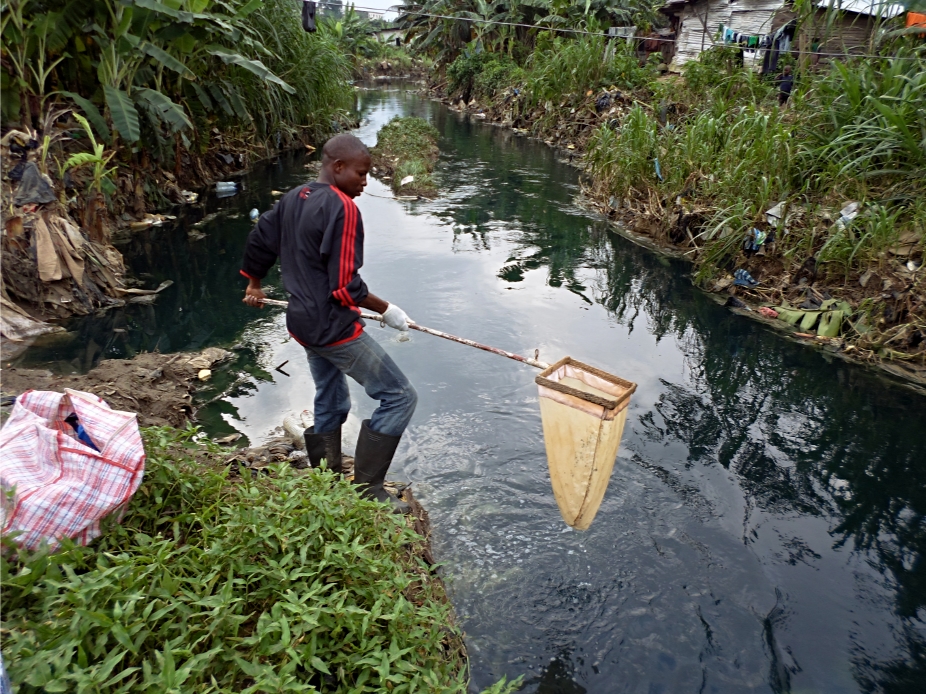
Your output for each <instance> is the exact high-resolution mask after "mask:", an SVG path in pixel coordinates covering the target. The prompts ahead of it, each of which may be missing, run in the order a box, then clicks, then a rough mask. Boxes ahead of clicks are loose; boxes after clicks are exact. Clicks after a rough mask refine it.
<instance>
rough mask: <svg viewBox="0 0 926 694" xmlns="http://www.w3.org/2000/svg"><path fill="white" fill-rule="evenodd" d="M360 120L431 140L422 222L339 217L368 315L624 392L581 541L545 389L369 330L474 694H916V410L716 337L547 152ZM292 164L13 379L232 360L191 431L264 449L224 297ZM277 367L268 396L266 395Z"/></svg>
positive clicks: (451, 125) (362, 99)
mask: <svg viewBox="0 0 926 694" xmlns="http://www.w3.org/2000/svg"><path fill="white" fill-rule="evenodd" d="M358 100H359V107H360V109H361V111H362V113H363V116H364V123H363V126H362V128H361V129H360V132H359V134H360V136H361V137H363V138H364V139H365V140H366V141H367V142H369V143H370V144H372V143H373V142H375V136H376V135H375V134H376V131H377V130H378V129H379V127H381V126H382V125H383V124H384V123H385V122H386V121H387V120H388V119H389V118H391V117H392V116H393V115H396V114H403V115H407V114H414V115H420V116H423V117H426V118H428V119H430V120H431V122H433V123H434V125H436V126H437V128H438V129H439V130H440V132H441V141H440V147H441V160H440V164H439V167H438V175H439V178H440V184H441V187H442V195H441V197H440V198H439V199H438V200H435V201H433V202H415V203H403V202H397V201H395V200H387V199H384V198H383V197H374V195H376V196H386V197H388V196H389V195H390V192H389V190H388V188H386V187H385V186H384V185H382V184H380V183H378V182H375V181H373V182H371V183H370V185H369V187H368V189H367V190H368V192H370V193H371V194H373V195H364V196H363V197H361V198H360V199H359V200H358V203H359V206H360V209H361V211H362V213H363V217H364V221H365V225H366V232H367V236H366V258H365V266H364V269H363V273H362V274H363V276H364V278H365V279H366V280H367V282H368V284H369V285H370V287H371V289H372V291H374V292H375V293H377V294H379V295H380V296H383V297H384V298H386V299H387V300H390V301H393V302H395V303H397V304H398V305H399V306H401V307H402V308H404V309H405V310H406V311H407V312H408V313H409V315H411V316H412V317H413V318H414V319H415V320H417V321H419V322H420V323H422V324H424V325H429V326H432V327H435V328H438V329H443V330H446V331H448V332H453V333H456V334H459V335H463V336H466V337H470V338H473V339H476V340H479V341H482V342H486V343H488V344H492V345H496V346H498V347H502V348H504V349H508V350H512V351H517V352H520V353H522V354H532V353H533V351H534V349H539V350H540V355H541V358H542V359H545V360H547V361H554V360H556V359H558V358H559V357H561V356H563V355H567V354H568V355H571V356H573V357H575V358H577V359H581V360H583V361H586V362H588V363H591V364H594V365H596V366H598V367H600V368H602V369H605V370H607V371H610V372H612V373H615V374H617V375H619V376H622V377H624V378H627V379H630V380H632V381H635V382H637V383H638V384H639V389H638V390H637V392H636V394H635V395H634V397H633V401H632V404H631V410H630V414H629V417H628V420H627V427H626V429H625V431H624V439H623V443H622V446H621V450H620V453H619V456H618V460H617V463H616V465H615V469H614V474H613V476H612V478H611V483H610V487H609V489H608V492H607V495H606V496H605V500H604V503H603V504H602V506H601V509H600V511H599V512H598V516H597V518H596V520H595V522H594V524H593V525H592V527H591V529H590V530H588V531H587V532H584V533H578V532H573V531H570V530H569V528H567V527H566V526H565V525H564V524H563V522H562V521H561V520H560V516H559V512H558V510H557V507H556V503H555V501H554V499H553V495H552V492H551V489H550V480H549V475H548V473H547V469H546V458H545V453H544V448H543V439H542V433H541V424H540V415H539V410H538V404H537V393H536V387H535V385H534V383H533V378H534V376H535V373H536V372H535V371H534V370H533V369H531V368H529V367H526V366H521V365H519V364H516V363H514V362H510V361H507V360H504V359H501V358H499V357H495V356H492V355H489V354H486V353H484V352H479V351H476V350H472V349H469V348H466V347H462V346H460V345H455V344H452V343H448V342H444V341H441V340H438V339H436V338H433V337H429V336H427V335H421V334H413V335H412V339H411V340H410V341H408V342H399V341H397V339H396V333H395V332H393V331H391V330H388V329H381V328H380V327H378V326H368V331H369V332H370V334H372V335H373V336H374V337H375V338H376V339H378V340H380V341H382V342H383V343H386V348H387V350H388V351H389V352H390V353H391V354H392V355H393V357H394V358H395V359H396V361H397V362H398V363H399V364H400V365H401V367H402V368H403V369H404V370H405V371H406V373H407V374H408V376H409V377H410V378H411V380H412V382H413V383H414V384H415V385H416V387H417V388H418V391H419V395H420V402H419V405H418V411H417V413H416V415H415V418H414V420H413V422H412V425H411V427H410V429H409V431H408V432H407V434H406V435H405V438H404V439H403V443H402V445H401V447H400V450H399V453H398V456H397V462H396V464H395V466H394V475H395V477H397V478H400V479H407V480H410V481H412V482H413V483H414V484H415V489H416V495H417V496H418V497H419V498H420V499H421V500H422V501H423V503H424V504H425V505H426V507H427V508H428V510H429V512H430V515H431V520H432V522H433V540H434V548H435V554H436V556H437V557H438V559H439V561H441V562H443V564H444V575H445V577H446V579H447V582H448V585H449V588H450V590H451V593H452V597H453V602H454V606H455V608H456V610H457V614H458V615H459V617H460V621H461V623H462V626H463V628H464V629H465V631H466V633H467V645H468V648H469V653H470V657H471V663H472V673H473V682H474V687H483V686H488V685H489V684H491V683H492V682H494V681H496V680H497V679H498V678H500V677H501V676H502V675H508V676H510V677H511V676H516V675H520V674H523V675H525V679H526V686H525V691H529V692H543V693H545V694H552V693H554V692H558V693H564V694H565V693H580V692H590V693H596V694H598V693H600V694H607V693H611V692H646V693H648V694H650V693H651V694H658V693H661V692H666V693H669V692H743V691H756V692H766V691H770V692H787V691H792V692H808V693H809V692H881V691H883V692H923V691H926V625H924V621H923V620H924V616H926V567H924V564H923V555H924V551H926V528H924V521H923V513H924V512H926V436H924V430H926V398H923V397H922V396H919V395H916V394H914V393H912V392H910V391H908V390H906V389H904V388H902V387H899V386H897V385H893V384H891V383H889V382H886V381H884V380H882V379H880V378H878V377H876V376H874V375H873V374H871V373H870V372H867V371H865V370H863V369H860V368H857V367H854V366H851V365H846V364H844V363H841V362H839V361H835V362H834V361H831V360H828V359H827V358H825V357H824V356H822V355H820V354H818V353H816V352H813V351H811V350H809V349H805V348H802V347H799V346H797V345H794V344H792V343H789V342H787V341H785V340H783V339H782V338H781V337H779V336H777V335H775V334H774V333H772V332H770V331H769V330H767V329H766V328H764V327H762V326H760V325H758V324H754V323H752V322H750V321H746V320H742V319H740V318H738V317H735V316H733V315H731V314H730V313H729V312H728V311H727V310H726V309H724V308H722V307H720V306H718V305H717V304H715V303H714V302H713V301H712V300H711V299H710V298H709V297H707V296H706V295H704V294H703V293H701V292H699V291H697V290H695V289H694V288H692V286H691V283H690V281H689V280H688V279H687V278H686V274H685V273H686V272H687V270H688V268H687V266H686V265H684V264H682V263H678V262H675V261H671V260H666V259H664V258H660V257H658V256H656V255H654V254H653V253H651V252H649V251H646V250H644V249H641V248H639V247H637V246H635V245H633V244H632V243H629V242H628V241H626V240H625V239H623V238H621V237H619V236H617V235H616V234H614V233H613V232H612V231H611V230H610V229H609V227H608V225H607V224H606V223H604V222H602V221H600V220H597V219H595V218H594V217H592V216H590V215H589V214H588V213H587V212H585V211H583V210H582V209H580V208H579V207H577V206H576V204H575V202H574V200H575V197H576V194H577V192H578V188H577V180H578V175H577V172H576V171H575V170H574V169H572V168H570V167H568V166H566V165H564V164H561V163H558V162H557V161H556V160H555V158H554V155H553V153H552V152H551V151H550V150H549V149H547V148H546V147H544V146H543V145H541V144H538V143H535V142H531V141H528V140H526V139H523V138H519V137H517V136H514V135H513V134H511V133H508V132H506V131H503V130H501V129H498V128H493V127H491V126H487V125H484V124H481V123H472V122H469V121H467V120H466V119H464V118H463V117H460V116H458V115H457V114H454V113H451V112H449V111H448V110H446V109H445V108H443V107H441V106H440V105H437V104H435V103H431V102H427V101H424V100H421V99H419V98H418V97H416V96H414V95H413V94H411V93H409V92H403V91H388V90H378V91H363V92H360V93H359V96H358ZM304 163H305V160H304V158H302V157H292V158H283V159H281V160H279V161H278V162H276V163H274V164H272V165H269V166H267V167H264V168H261V169H260V170H259V171H258V172H256V173H254V174H252V175H251V176H249V177H247V178H246V179H245V185H246V190H245V191H244V192H242V193H240V194H239V195H237V196H235V197H232V198H226V199H224V200H219V201H211V202H210V207H209V208H208V211H209V212H219V216H217V217H215V218H213V219H212V220H211V221H207V223H205V224H203V225H202V226H200V227H197V228H195V229H193V228H191V224H192V223H193V222H194V221H195V220H193V219H185V220H182V223H181V225H179V226H178V227H176V228H159V229H152V230H150V231H148V232H147V233H145V234H141V235H137V236H135V237H133V239H132V240H131V241H130V242H129V243H127V244H126V245H125V246H124V247H123V251H124V252H125V253H126V255H127V256H128V262H129V264H130V265H131V267H132V268H133V270H134V271H135V272H136V273H147V274H148V275H150V277H149V279H150V282H151V284H152V286H153V285H154V284H155V283H156V282H159V281H161V280H163V279H172V280H174V282H175V283H176V284H175V285H174V286H173V287H171V288H170V289H168V290H166V291H165V292H164V293H163V295H162V296H161V297H160V299H159V301H158V303H157V304H156V305H154V306H149V307H132V308H131V309H130V310H126V311H123V312H121V313H119V312H117V313H110V314H107V316H106V317H104V318H102V319H95V320H92V321H83V322H79V323H75V324H74V325H73V326H71V327H72V333H71V336H70V338H68V339H65V340H60V339H59V340H58V341H57V342H54V343H49V344H46V345H45V346H43V347H36V348H34V349H32V350H30V351H29V352H27V353H26V354H25V355H23V356H22V357H21V358H20V359H19V360H18V361H19V363H20V364H22V365H23V366H26V365H36V364H38V363H45V364H48V363H51V365H52V367H53V368H57V369H69V368H70V369H81V368H87V366H89V365H90V364H91V363H93V362H94V361H95V360H97V359H99V358H100V356H101V355H102V356H127V355H130V354H131V353H133V352H134V351H138V350H142V349H154V348H158V349H160V350H162V351H174V350H189V349H196V348H200V347H203V346H207V345H213V344H216V345H224V346H228V345H231V344H234V343H238V344H240V345H243V346H244V348H245V349H244V350H243V351H242V355H243V356H242V357H241V358H240V359H239V363H238V365H237V366H236V367H235V368H237V369H241V370H246V371H248V372H249V374H250V375H249V376H248V380H247V382H246V384H245V385H243V386H241V387H239V388H238V389H237V390H236V391H234V392H233V393H232V395H231V396H229V397H227V398H226V399H224V400H223V401H220V402H217V403H214V404H213V405H210V406H209V407H208V408H207V409H206V410H205V411H204V414H203V416H204V419H205V421H206V423H207V426H208V428H209V429H210V431H213V432H219V431H231V430H238V431H242V432H244V433H245V434H247V435H248V436H249V437H251V438H252V439H260V438H261V437H262V436H264V435H265V434H266V433H267V432H268V431H269V430H270V429H273V428H274V427H277V426H279V425H280V423H281V421H282V418H283V415H284V414H286V413H288V412H291V411H299V410H302V409H304V408H307V407H310V406H311V402H312V394H313V386H312V382H311V378H310V377H309V374H308V369H307V366H306V364H305V358H304V354H303V352H302V350H301V349H300V347H299V345H298V344H296V343H295V342H294V341H292V340H291V339H290V338H289V337H288V336H287V334H286V331H285V328H284V321H283V316H282V313H281V312H280V311H279V310H265V311H262V312H257V311H254V310H251V309H248V308H247V307H245V306H244V305H243V304H241V302H240V298H241V294H242V289H243V286H244V281H243V280H242V279H241V278H239V276H238V274H237V271H238V268H239V260H240V255H241V249H242V247H243V243H244V237H245V235H246V234H247V232H248V230H249V226H250V225H249V222H248V221H247V211H248V210H249V209H250V208H251V207H258V208H259V209H261V210H265V209H267V208H268V207H269V206H270V205H271V204H272V201H273V199H274V198H273V196H272V195H271V191H272V190H274V189H275V190H286V189H288V188H289V187H292V186H294V185H296V184H298V183H301V182H303V181H304V180H305V179H306V174H305V171H304V169H303V165H304ZM191 230H192V231H199V232H201V233H204V234H205V238H202V239H200V240H197V241H193V240H191V238H190V236H189V232H190V231H191ZM271 284H273V285H275V286H276V287H277V288H279V278H278V276H271ZM278 291H279V290H278ZM277 296H278V297H279V296H281V295H280V294H279V293H277ZM281 298H282V297H281ZM286 360H288V361H289V363H288V364H287V365H286V366H285V367H284V371H286V372H287V373H288V374H289V376H285V375H283V374H282V373H279V372H277V371H274V370H273V367H275V366H276V365H278V364H280V363H282V362H284V361H286ZM353 396H354V401H355V408H356V412H357V414H358V416H360V417H365V416H368V415H369V413H370V412H371V411H372V404H371V403H370V402H369V401H368V400H367V398H366V397H365V396H364V395H363V393H362V391H360V390H359V389H355V390H354V391H353Z"/></svg>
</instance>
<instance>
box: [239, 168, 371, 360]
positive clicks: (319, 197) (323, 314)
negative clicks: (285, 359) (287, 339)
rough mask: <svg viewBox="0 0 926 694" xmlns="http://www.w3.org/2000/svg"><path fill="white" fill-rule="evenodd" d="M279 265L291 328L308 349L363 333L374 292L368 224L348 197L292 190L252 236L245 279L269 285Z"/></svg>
mask: <svg viewBox="0 0 926 694" xmlns="http://www.w3.org/2000/svg"><path fill="white" fill-rule="evenodd" d="M277 258H279V259H280V271H281V273H282V275H283V286H284V288H285V289H286V291H287V293H288V294H289V308H288V309H287V311H286V327H287V329H288V330H289V334H290V335H292V336H293V337H294V338H296V340H297V341H298V342H299V343H301V344H303V345H311V346H325V345H334V344H339V343H342V342H348V341H350V340H352V339H354V338H355V337H358V336H359V335H360V333H361V332H363V325H364V323H363V320H362V319H361V318H360V315H359V314H360V309H359V308H358V304H359V303H360V302H361V301H363V300H364V299H366V297H367V294H368V293H369V291H368V290H367V285H366V284H365V283H364V281H363V280H362V279H360V275H358V274H357V271H358V270H359V269H360V266H361V265H363V221H362V220H361V219H360V210H358V209H357V206H356V205H355V204H354V201H353V200H351V199H350V198H349V197H348V196H347V195H345V194H344V193H342V192H341V191H340V190H338V189H337V188H336V187H335V186H330V185H328V184H327V183H317V182H316V183H309V184H306V185H302V186H299V187H297V188H293V189H292V190H291V191H289V192H288V193H287V194H286V195H284V196H283V197H282V198H281V199H280V200H279V202H277V203H276V204H275V205H274V206H273V208H272V209H271V210H270V211H269V212H266V213H264V214H263V215H261V217H260V219H259V220H258V222H257V226H255V227H254V229H253V230H252V231H251V233H250V234H249V235H248V241H247V244H246V246H245V249H244V262H243V263H242V268H241V274H242V275H244V276H245V277H253V278H255V279H263V278H264V277H266V275H267V272H268V271H269V270H270V268H271V267H273V264H274V263H275V262H276V259H277Z"/></svg>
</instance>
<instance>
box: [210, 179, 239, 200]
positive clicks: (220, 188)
mask: <svg viewBox="0 0 926 694" xmlns="http://www.w3.org/2000/svg"><path fill="white" fill-rule="evenodd" d="M215 192H216V195H217V196H218V197H220V198H227V197H229V196H231V195H235V194H236V193H237V192H238V184H237V183H236V182H235V181H218V182H216V184H215Z"/></svg>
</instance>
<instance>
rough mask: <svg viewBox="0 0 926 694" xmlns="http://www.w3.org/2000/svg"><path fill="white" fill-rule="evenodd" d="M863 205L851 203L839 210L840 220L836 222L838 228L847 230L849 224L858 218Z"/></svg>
mask: <svg viewBox="0 0 926 694" xmlns="http://www.w3.org/2000/svg"><path fill="white" fill-rule="evenodd" d="M860 208H861V205H859V203H857V202H850V203H849V204H848V205H846V206H845V207H843V208H842V209H841V210H839V219H837V220H836V228H837V229H839V230H842V229H845V228H846V226H848V224H849V222H851V221H852V220H853V219H855V218H856V217H858V213H859V209H860Z"/></svg>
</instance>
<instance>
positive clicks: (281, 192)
mask: <svg viewBox="0 0 926 694" xmlns="http://www.w3.org/2000/svg"><path fill="white" fill-rule="evenodd" d="M270 194H271V195H272V196H273V197H279V196H280V195H285V193H284V192H283V191H282V190H271V191H270Z"/></svg>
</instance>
